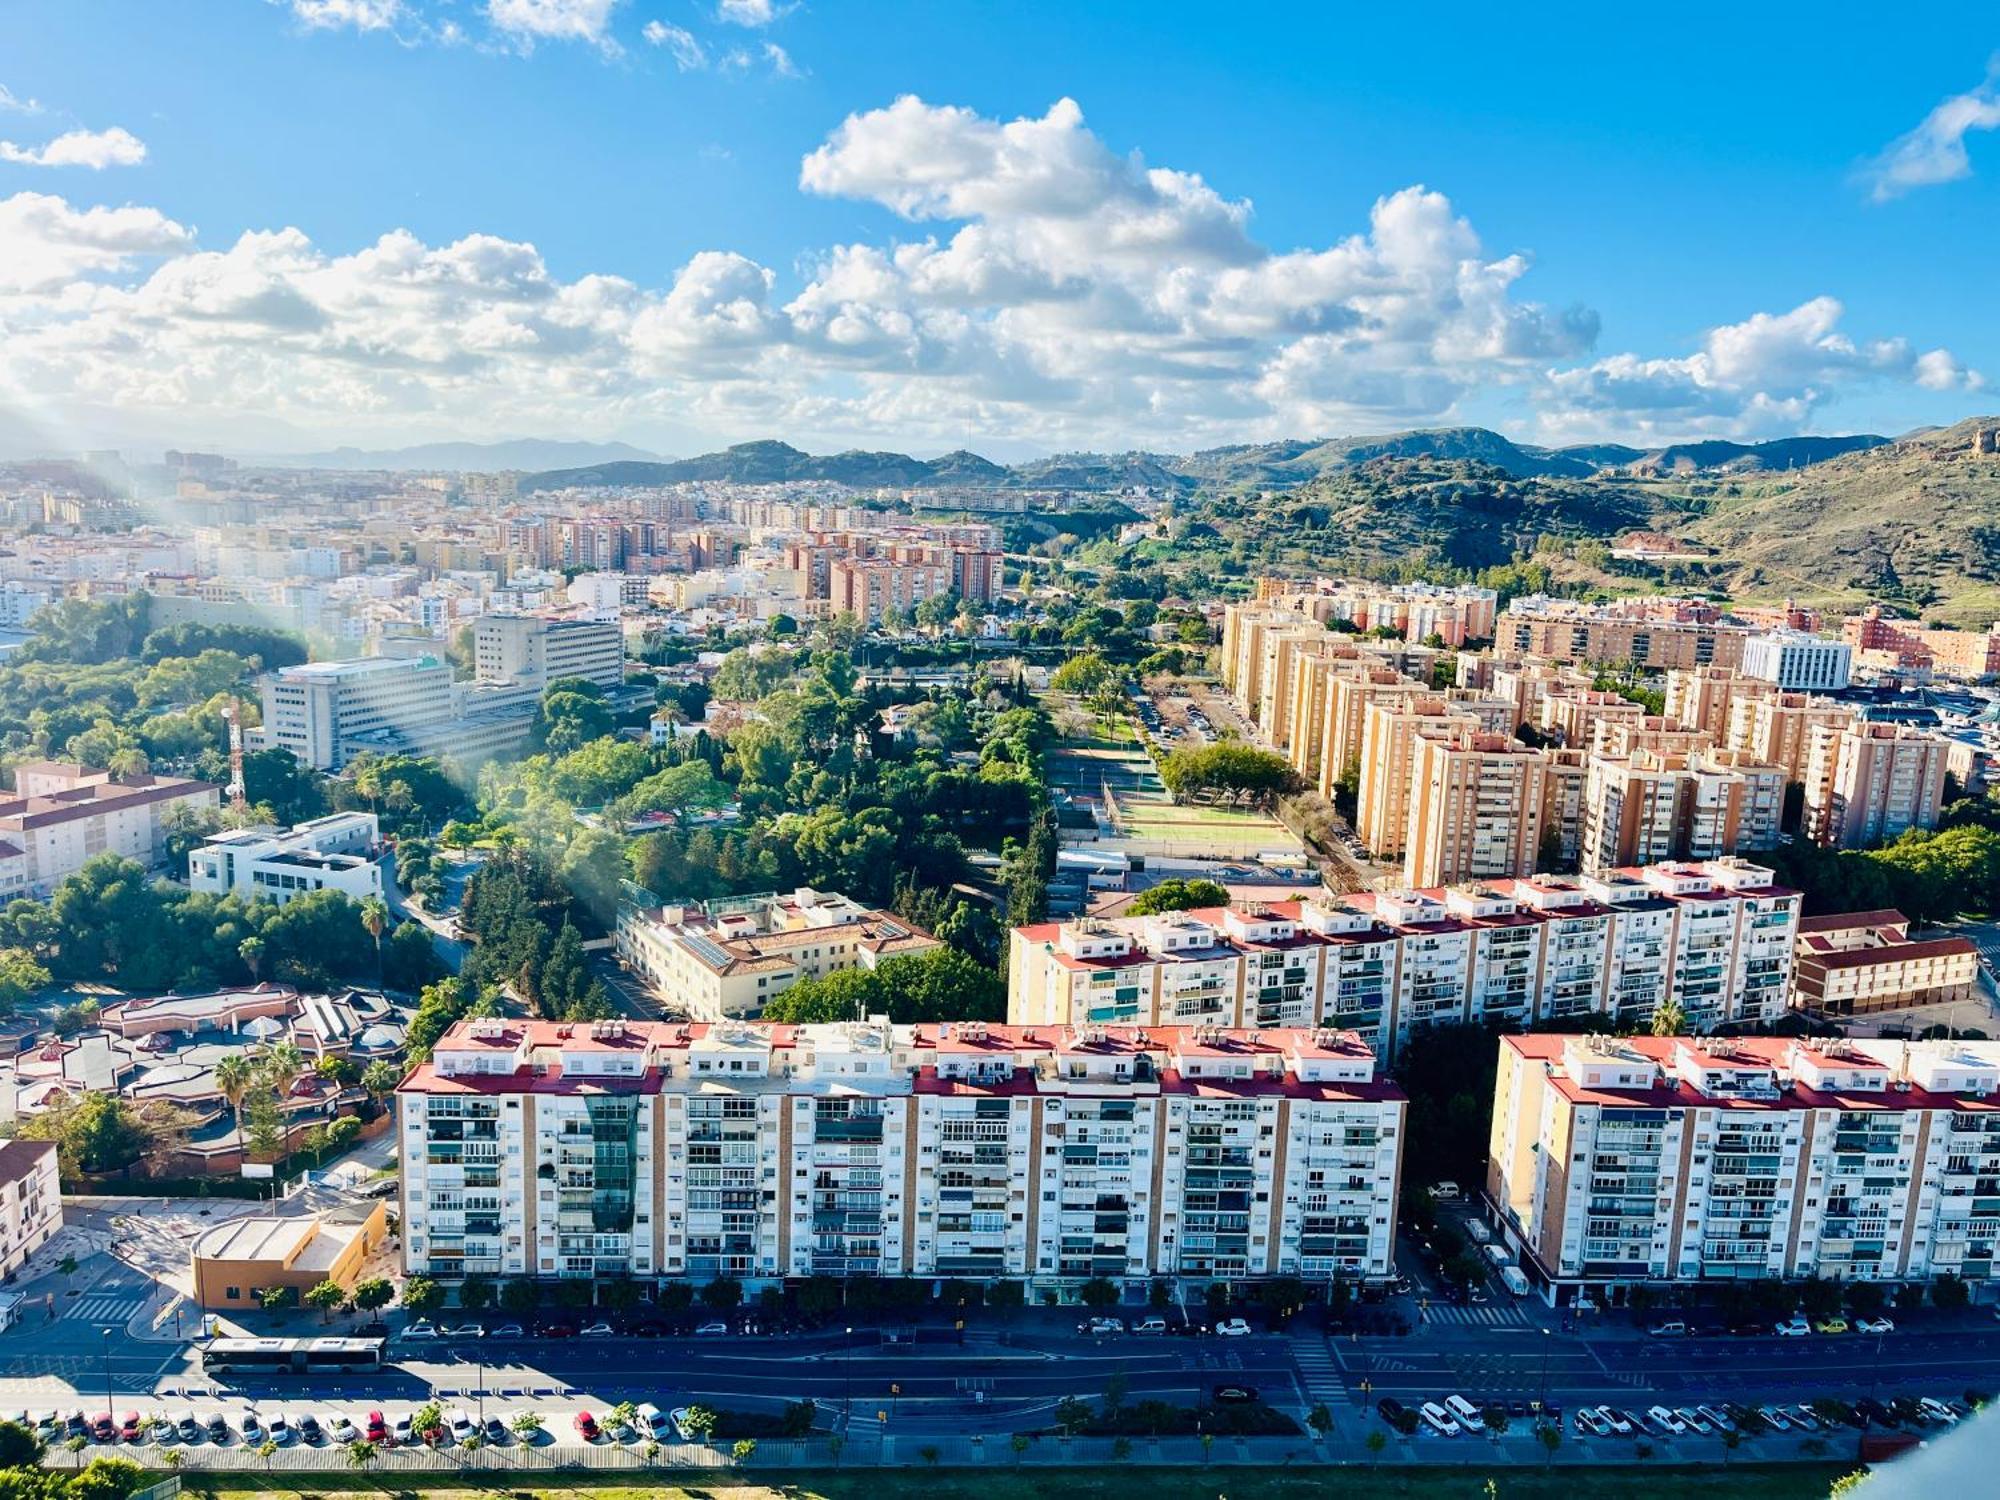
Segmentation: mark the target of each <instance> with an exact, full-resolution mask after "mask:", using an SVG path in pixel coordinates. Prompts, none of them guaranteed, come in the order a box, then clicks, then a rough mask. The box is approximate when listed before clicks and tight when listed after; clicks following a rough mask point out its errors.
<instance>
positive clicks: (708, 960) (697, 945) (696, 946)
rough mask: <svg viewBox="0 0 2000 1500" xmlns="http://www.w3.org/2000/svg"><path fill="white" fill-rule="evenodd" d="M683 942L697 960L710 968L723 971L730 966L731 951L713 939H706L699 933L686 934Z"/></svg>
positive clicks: (682, 937) (683, 936)
mask: <svg viewBox="0 0 2000 1500" xmlns="http://www.w3.org/2000/svg"><path fill="white" fill-rule="evenodd" d="M681 941H682V942H683V943H685V944H687V946H688V948H689V949H690V950H691V951H692V952H693V953H694V956H695V957H696V958H698V959H700V960H701V961H702V962H703V963H705V964H708V965H709V966H710V967H712V968H717V969H723V968H727V967H728V966H729V962H730V954H729V950H728V949H726V948H724V947H723V946H722V945H721V944H720V943H718V942H716V941H714V940H713V939H712V938H705V937H703V936H702V935H701V934H700V933H698V932H684V933H682V934H681Z"/></svg>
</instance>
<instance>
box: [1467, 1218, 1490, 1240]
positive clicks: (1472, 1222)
mask: <svg viewBox="0 0 2000 1500" xmlns="http://www.w3.org/2000/svg"><path fill="white" fill-rule="evenodd" d="M1465 1232H1466V1233H1467V1234H1469V1235H1471V1236H1472V1241H1473V1243H1474V1244H1476V1245H1486V1244H1491V1243H1492V1241H1493V1231H1492V1230H1490V1229H1488V1228H1487V1227H1486V1225H1485V1224H1484V1223H1483V1222H1482V1221H1480V1220H1478V1219H1467V1220H1466V1221H1465Z"/></svg>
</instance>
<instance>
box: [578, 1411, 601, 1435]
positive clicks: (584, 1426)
mask: <svg viewBox="0 0 2000 1500" xmlns="http://www.w3.org/2000/svg"><path fill="white" fill-rule="evenodd" d="M576 1435H577V1436H578V1437H580V1438H582V1439H583V1440H584V1441H585V1442H586V1443H594V1442H596V1441H597V1437H598V1431H597V1418H595V1417H593V1416H592V1415H591V1414H590V1413H589V1412H587V1411H580V1412H578V1413H577V1414H576Z"/></svg>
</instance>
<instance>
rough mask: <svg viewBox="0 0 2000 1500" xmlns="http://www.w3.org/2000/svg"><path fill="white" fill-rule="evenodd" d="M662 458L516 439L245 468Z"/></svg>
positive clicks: (475, 468) (279, 459)
mask: <svg viewBox="0 0 2000 1500" xmlns="http://www.w3.org/2000/svg"><path fill="white" fill-rule="evenodd" d="M659 457H660V455H659V454H657V453H649V452H647V451H646V450H645V449H644V448H635V447H633V446H632V445H631V444H630V443H584V442H566V441H562V440H559V439H549V438H512V439H509V440H508V441H506V442H500V443H419V444H417V445H416V446H415V447H413V448H351V447H344V448H334V449H331V450H329V451H327V452H324V453H281V454H259V455H254V456H250V455H246V456H245V457H244V458H243V460H242V461H243V462H244V463H246V464H249V465H251V466H253V467H256V468H265V469H427V470H437V469H446V470H454V471H457V472H459V473H468V474H477V473H493V472H498V471H503V470H508V469H556V468H563V467H567V466H570V465H579V464H603V463H618V462H623V461H627V460H634V459H643V460H649V461H651V460H657V459H659Z"/></svg>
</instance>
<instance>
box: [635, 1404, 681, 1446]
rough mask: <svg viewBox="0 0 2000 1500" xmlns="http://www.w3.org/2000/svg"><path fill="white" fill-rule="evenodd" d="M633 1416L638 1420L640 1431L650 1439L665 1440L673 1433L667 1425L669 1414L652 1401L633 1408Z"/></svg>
mask: <svg viewBox="0 0 2000 1500" xmlns="http://www.w3.org/2000/svg"><path fill="white" fill-rule="evenodd" d="M632 1415H633V1416H634V1417H636V1418H637V1419H638V1421H639V1426H640V1429H641V1430H642V1431H644V1432H645V1433H646V1434H647V1435H648V1436H649V1437H653V1438H659V1439H664V1438H666V1437H668V1436H669V1435H670V1434H671V1432H672V1429H671V1428H670V1427H669V1426H668V1424H667V1414H666V1413H665V1412H663V1411H661V1410H660V1408H659V1407H657V1406H655V1405H654V1404H653V1403H652V1402H650V1401H647V1402H643V1403H641V1404H640V1405H638V1406H635V1407H633V1408H632Z"/></svg>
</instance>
